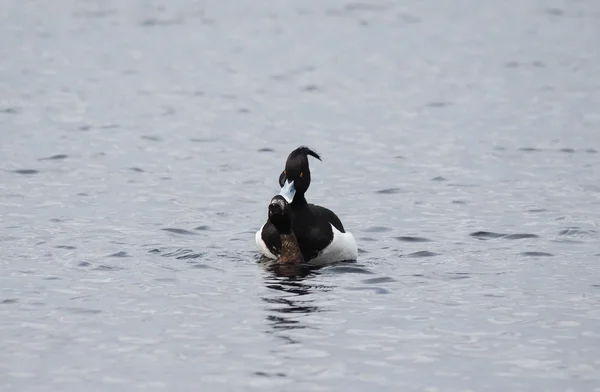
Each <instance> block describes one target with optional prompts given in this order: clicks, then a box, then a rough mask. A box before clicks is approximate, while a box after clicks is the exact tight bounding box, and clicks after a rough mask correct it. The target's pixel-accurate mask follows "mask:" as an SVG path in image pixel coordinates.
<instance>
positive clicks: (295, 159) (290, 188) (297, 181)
mask: <svg viewBox="0 0 600 392" xmlns="http://www.w3.org/2000/svg"><path fill="white" fill-rule="evenodd" d="M309 155H310V156H313V157H315V158H317V159H318V160H321V157H320V156H319V154H317V153H316V152H314V151H313V150H311V149H310V148H308V147H304V146H302V147H298V148H297V149H295V150H294V151H292V152H291V153H290V155H289V156H288V158H287V161H286V162H285V170H284V171H283V172H282V173H281V175H280V176H279V185H280V186H281V192H280V193H279V194H280V195H281V196H283V197H284V198H285V200H286V201H287V202H288V203H294V201H296V202H301V201H304V200H305V199H304V193H306V191H307V190H308V187H309V186H310V169H309V167H308V156H309Z"/></svg>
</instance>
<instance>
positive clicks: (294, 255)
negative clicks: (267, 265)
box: [277, 232, 304, 264]
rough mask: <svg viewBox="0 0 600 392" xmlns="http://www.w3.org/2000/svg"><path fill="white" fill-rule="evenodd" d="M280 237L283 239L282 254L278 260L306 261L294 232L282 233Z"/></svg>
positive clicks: (282, 262)
mask: <svg viewBox="0 0 600 392" xmlns="http://www.w3.org/2000/svg"><path fill="white" fill-rule="evenodd" d="M279 238H280V239H281V255H280V256H279V258H278V259H277V262H278V263H281V264H288V263H304V257H302V252H301V251H300V246H298V240H296V236H295V235H294V233H293V232H292V233H290V234H281V233H280V234H279Z"/></svg>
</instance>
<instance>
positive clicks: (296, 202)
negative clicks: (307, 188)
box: [290, 193, 307, 207]
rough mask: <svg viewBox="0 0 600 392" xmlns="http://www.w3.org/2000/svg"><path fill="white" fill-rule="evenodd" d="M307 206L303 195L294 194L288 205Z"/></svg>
mask: <svg viewBox="0 0 600 392" xmlns="http://www.w3.org/2000/svg"><path fill="white" fill-rule="evenodd" d="M305 204H307V203H306V199H305V198H304V193H296V194H295V195H294V200H292V202H291V203H290V205H291V206H293V207H298V206H303V205H305Z"/></svg>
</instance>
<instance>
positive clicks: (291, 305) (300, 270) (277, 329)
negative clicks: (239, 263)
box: [262, 264, 333, 343]
mask: <svg viewBox="0 0 600 392" xmlns="http://www.w3.org/2000/svg"><path fill="white" fill-rule="evenodd" d="M263 266H264V268H265V272H266V273H265V278H264V280H265V286H266V287H267V288H268V289H269V290H268V291H267V293H266V294H265V295H264V296H263V297H262V300H263V301H264V302H266V303H267V304H268V306H267V308H266V310H267V321H268V323H269V325H270V327H271V328H270V329H269V330H268V331H267V333H270V334H274V335H276V336H277V337H279V338H281V339H283V340H285V341H286V342H288V343H298V342H297V341H296V340H295V339H294V338H292V337H291V336H289V335H290V334H287V333H286V332H289V331H291V330H297V329H305V328H315V327H314V326H310V325H308V324H307V323H306V322H303V319H304V318H306V317H308V316H309V315H310V314H312V313H317V312H323V311H324V309H322V308H320V307H319V306H317V305H315V298H314V296H313V295H312V294H314V293H315V292H324V291H329V290H331V289H332V288H333V287H331V286H322V285H317V284H311V281H312V280H313V279H314V278H315V277H317V276H318V275H319V271H318V268H315V267H308V266H306V265H278V264H270V265H269V264H264V265H263Z"/></svg>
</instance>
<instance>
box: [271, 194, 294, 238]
mask: <svg viewBox="0 0 600 392" xmlns="http://www.w3.org/2000/svg"><path fill="white" fill-rule="evenodd" d="M269 222H271V223H272V224H273V226H275V228H276V229H277V231H278V232H279V233H280V234H290V233H291V232H292V216H291V212H290V205H289V204H288V202H287V201H286V200H285V198H284V197H283V196H281V195H276V196H274V197H273V198H272V199H271V202H270V203H269Z"/></svg>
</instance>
